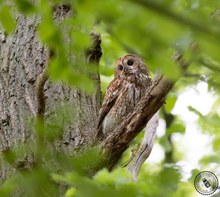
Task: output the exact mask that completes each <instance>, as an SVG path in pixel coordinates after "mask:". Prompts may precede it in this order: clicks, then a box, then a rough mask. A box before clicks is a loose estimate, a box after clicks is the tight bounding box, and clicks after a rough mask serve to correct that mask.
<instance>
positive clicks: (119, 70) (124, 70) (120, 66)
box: [115, 54, 148, 77]
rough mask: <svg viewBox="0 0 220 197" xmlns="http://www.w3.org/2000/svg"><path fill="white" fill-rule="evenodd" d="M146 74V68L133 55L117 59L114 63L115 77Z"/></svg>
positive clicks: (141, 61)
mask: <svg viewBox="0 0 220 197" xmlns="http://www.w3.org/2000/svg"><path fill="white" fill-rule="evenodd" d="M138 73H143V74H146V75H147V74H148V71H147V66H146V65H145V63H144V62H143V60H142V59H141V58H140V57H138V56H136V55H133V54H128V55H125V56H123V57H121V58H119V59H118V60H117V61H116V63H115V77H126V76H129V75H132V74H138Z"/></svg>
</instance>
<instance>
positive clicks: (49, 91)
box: [0, 6, 100, 180]
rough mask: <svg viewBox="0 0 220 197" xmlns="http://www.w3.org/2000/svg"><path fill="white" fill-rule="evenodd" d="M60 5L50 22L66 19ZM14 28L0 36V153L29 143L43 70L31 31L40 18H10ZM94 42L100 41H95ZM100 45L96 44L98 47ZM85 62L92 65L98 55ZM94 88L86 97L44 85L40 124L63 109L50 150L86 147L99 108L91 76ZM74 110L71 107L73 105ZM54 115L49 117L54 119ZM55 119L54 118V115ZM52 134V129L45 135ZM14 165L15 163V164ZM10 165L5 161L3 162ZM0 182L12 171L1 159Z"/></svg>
mask: <svg viewBox="0 0 220 197" xmlns="http://www.w3.org/2000/svg"><path fill="white" fill-rule="evenodd" d="M70 12H71V10H70V9H68V7H66V6H60V7H58V9H56V11H55V14H54V17H55V20H56V21H59V20H61V19H62V18H65V17H66V16H68V15H70V14H71V13H70ZM16 21H17V29H16V31H15V32H14V33H13V34H12V35H10V36H5V35H4V32H3V31H1V34H0V150H1V152H3V153H5V152H8V150H10V149H13V148H14V147H16V146H17V145H19V144H21V143H24V144H25V142H26V141H33V143H35V134H34V132H33V127H34V126H33V125H34V124H35V117H36V115H37V96H36V91H35V85H36V80H37V78H38V76H39V75H40V74H41V73H42V72H43V69H44V67H45V64H46V61H47V57H48V50H47V49H46V48H45V46H43V45H42V44H41V43H40V42H39V40H38V36H37V33H36V28H37V25H38V24H39V22H40V18H39V17H37V16H35V17H24V16H23V15H18V14H17V15H16ZM99 44H100V43H99ZM99 47H100V46H99ZM92 52H94V51H89V55H90V57H89V58H90V61H93V62H97V61H98V60H99V57H98V58H97V57H92V56H91V53H92ZM92 78H93V80H95V83H96V85H97V89H96V92H94V93H93V94H92V95H88V94H86V93H84V92H82V91H79V90H76V89H73V88H71V87H68V86H67V85H65V84H60V83H56V84H55V83H52V82H50V80H48V81H47V82H46V83H45V85H44V93H45V107H46V109H45V120H46V121H48V122H49V121H50V119H51V118H53V117H56V113H57V112H58V113H61V112H60V111H56V110H57V107H58V106H61V107H62V106H68V108H70V109H71V108H72V109H73V110H70V114H69V117H75V118H72V119H71V118H70V119H69V122H65V121H66V119H65V118H66V117H63V118H62V116H58V118H59V117H61V118H62V120H60V121H59V122H58V123H57V125H56V127H60V129H61V130H63V135H62V137H61V139H60V140H58V141H57V142H56V147H57V148H58V149H59V150H62V151H64V152H69V151H74V150H76V149H79V148H80V147H81V146H83V145H85V144H88V143H90V142H91V139H93V138H94V137H93V136H95V132H96V122H97V117H98V111H99V108H100V79H99V74H98V73H96V74H93V76H92ZM76 106H77V107H76ZM54 114H55V115H54ZM58 115H59V114H58ZM51 132H53V130H52V131H51ZM19 159H20V160H25V161H27V162H31V161H32V160H33V158H32V157H31V156H30V155H23V158H19ZM16 162H18V161H16ZM9 163H10V162H9ZM0 165H1V166H0V167H1V169H0V178H1V179H2V180H4V179H5V178H6V177H7V176H8V175H9V174H11V172H12V171H13V168H10V167H9V165H7V164H6V163H5V161H4V160H3V159H2V160H1V164H0Z"/></svg>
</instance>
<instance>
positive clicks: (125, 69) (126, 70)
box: [124, 65, 130, 74]
mask: <svg viewBox="0 0 220 197" xmlns="http://www.w3.org/2000/svg"><path fill="white" fill-rule="evenodd" d="M129 71H130V67H129V66H128V65H125V66H124V72H125V74H128V73H129Z"/></svg>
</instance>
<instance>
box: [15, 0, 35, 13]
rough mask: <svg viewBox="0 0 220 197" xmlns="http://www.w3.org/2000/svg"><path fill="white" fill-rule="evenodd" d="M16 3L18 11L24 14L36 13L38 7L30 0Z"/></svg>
mask: <svg viewBox="0 0 220 197" xmlns="http://www.w3.org/2000/svg"><path fill="white" fill-rule="evenodd" d="M15 3H16V5H17V8H18V10H19V11H20V12H22V13H24V14H31V13H34V12H35V11H36V7H35V6H34V5H33V3H32V2H31V1H29V0H16V1H15Z"/></svg>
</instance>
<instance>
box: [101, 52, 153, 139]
mask: <svg viewBox="0 0 220 197" xmlns="http://www.w3.org/2000/svg"><path fill="white" fill-rule="evenodd" d="M114 76H115V77H114V79H113V80H112V81H111V83H110V84H109V86H108V88H107V90H106V94H105V98H104V101H103V104H102V107H101V109H100V112H99V122H98V137H99V138H102V137H105V136H106V135H107V133H109V132H112V131H113V130H114V129H115V128H116V127H117V126H118V125H119V124H120V123H121V122H122V121H123V119H124V118H125V117H126V115H127V114H128V113H130V112H131V111H132V110H133V109H134V108H135V105H136V104H137V103H138V102H139V101H140V99H141V97H142V96H143V95H144V94H145V92H146V91H147V90H148V88H149V87H150V86H151V84H152V79H151V78H150V76H149V73H148V70H147V67H146V65H145V64H144V62H143V60H142V59H141V58H139V57H138V56H136V55H133V54H132V55H131V54H128V55H125V56H123V57H121V58H119V59H118V60H117V61H116V64H115V73H114Z"/></svg>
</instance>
